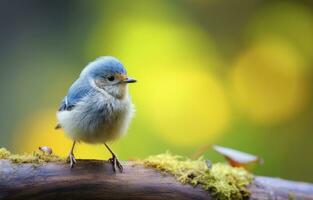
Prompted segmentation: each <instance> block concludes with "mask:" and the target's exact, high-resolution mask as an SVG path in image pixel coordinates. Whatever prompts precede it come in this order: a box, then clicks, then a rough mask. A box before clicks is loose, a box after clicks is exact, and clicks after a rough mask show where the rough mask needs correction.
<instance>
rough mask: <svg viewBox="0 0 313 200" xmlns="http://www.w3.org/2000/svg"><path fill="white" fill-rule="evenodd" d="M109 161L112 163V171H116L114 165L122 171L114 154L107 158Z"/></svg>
mask: <svg viewBox="0 0 313 200" xmlns="http://www.w3.org/2000/svg"><path fill="white" fill-rule="evenodd" d="M109 162H110V163H111V164H112V169H113V171H114V172H116V166H117V167H118V169H119V171H120V172H121V173H123V166H122V164H121V163H120V161H119V160H118V159H117V157H116V156H115V155H113V156H112V158H110V159H109Z"/></svg>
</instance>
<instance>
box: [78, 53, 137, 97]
mask: <svg viewBox="0 0 313 200" xmlns="http://www.w3.org/2000/svg"><path fill="white" fill-rule="evenodd" d="M80 76H82V77H85V78H88V79H89V80H92V81H93V83H94V84H95V86H96V87H98V88H99V89H102V90H104V91H106V92H107V93H109V94H110V95H112V96H114V97H116V98H118V99H123V98H124V97H125V96H126V95H127V84H128V83H135V82H136V80H135V79H133V78H130V77H128V76H127V72H126V70H125V68H124V66H123V64H122V63H121V62H120V61H119V60H118V59H116V58H114V57H111V56H103V57H99V58H97V59H96V60H95V61H93V62H91V63H89V64H88V65H87V66H86V68H85V69H84V70H83V71H82V73H81V75H80Z"/></svg>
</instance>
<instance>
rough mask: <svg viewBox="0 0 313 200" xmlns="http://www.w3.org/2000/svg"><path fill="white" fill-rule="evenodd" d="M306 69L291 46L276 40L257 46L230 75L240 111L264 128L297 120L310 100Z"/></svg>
mask: <svg viewBox="0 0 313 200" xmlns="http://www.w3.org/2000/svg"><path fill="white" fill-rule="evenodd" d="M304 65H305V64H304V62H303V59H302V57H301V56H300V55H299V54H298V53H297V51H295V50H294V48H293V46H291V45H290V44H289V43H288V42H285V41H283V40H278V39H277V38H276V39H275V38H272V39H271V40H264V41H261V42H260V43H258V44H255V45H254V47H252V48H251V49H249V50H248V51H246V52H244V53H243V54H242V55H241V56H240V57H239V59H238V60H237V62H236V64H235V66H234V68H233V70H232V71H231V73H230V76H231V86H232V92H233V93H232V94H233V96H234V99H235V101H236V103H237V105H238V107H239V109H240V111H242V112H244V113H245V114H246V115H247V116H249V117H250V118H251V119H253V120H255V121H256V122H259V123H261V124H272V123H278V122H282V121H285V120H287V119H289V118H291V117H293V116H294V115H295V114H296V113H298V112H299V111H300V110H301V109H302V108H303V107H304V102H305V100H306V94H307V83H306V81H305V70H304V69H305V66H304Z"/></svg>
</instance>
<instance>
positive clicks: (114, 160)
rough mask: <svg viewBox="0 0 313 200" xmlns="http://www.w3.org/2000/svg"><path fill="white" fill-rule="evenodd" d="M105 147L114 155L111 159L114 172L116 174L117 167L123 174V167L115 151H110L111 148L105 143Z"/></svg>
mask: <svg viewBox="0 0 313 200" xmlns="http://www.w3.org/2000/svg"><path fill="white" fill-rule="evenodd" d="M104 146H105V147H106V148H107V149H108V150H109V151H110V153H111V154H112V158H110V159H109V162H110V163H111V164H112V168H113V171H114V172H116V169H115V168H116V166H117V167H118V169H119V170H120V172H121V173H122V172H123V166H122V165H121V163H120V161H119V160H118V159H117V157H116V155H115V154H114V153H113V151H112V150H111V149H110V147H109V146H108V145H107V144H106V143H104Z"/></svg>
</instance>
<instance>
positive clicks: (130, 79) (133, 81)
mask: <svg viewBox="0 0 313 200" xmlns="http://www.w3.org/2000/svg"><path fill="white" fill-rule="evenodd" d="M123 82H124V83H136V82H137V80H136V79H133V78H131V77H127V78H126V79H125V80H124V81H123Z"/></svg>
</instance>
